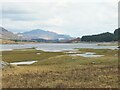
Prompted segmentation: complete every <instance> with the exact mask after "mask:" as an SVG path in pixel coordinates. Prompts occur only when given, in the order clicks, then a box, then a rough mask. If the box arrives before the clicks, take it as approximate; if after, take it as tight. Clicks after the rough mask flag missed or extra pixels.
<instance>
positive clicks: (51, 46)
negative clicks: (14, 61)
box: [0, 43, 117, 52]
mask: <svg viewBox="0 0 120 90" xmlns="http://www.w3.org/2000/svg"><path fill="white" fill-rule="evenodd" d="M32 47H36V49H37V50H43V51H52V52H57V51H64V50H73V49H74V48H94V49H117V46H98V45H97V43H42V44H4V45H0V50H1V51H8V50H13V49H23V48H32Z"/></svg>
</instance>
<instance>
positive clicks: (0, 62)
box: [0, 61, 10, 68]
mask: <svg viewBox="0 0 120 90" xmlns="http://www.w3.org/2000/svg"><path fill="white" fill-rule="evenodd" d="M9 65H10V64H9V63H7V62H4V61H0V68H4V67H6V66H9Z"/></svg>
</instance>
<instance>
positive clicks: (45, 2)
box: [0, 0, 118, 37]
mask: <svg viewBox="0 0 120 90" xmlns="http://www.w3.org/2000/svg"><path fill="white" fill-rule="evenodd" d="M0 6H1V7H0V11H1V16H0V19H1V20H2V22H0V26H2V27H4V28H5V29H7V30H9V31H12V32H14V33H19V32H25V31H30V30H34V29H42V30H47V31H53V32H56V33H59V34H67V35H71V36H72V37H81V36H83V35H91V34H99V33H103V32H111V33H113V32H114V30H115V29H117V28H118V0H24V1H22V0H21V1H20V0H2V1H0Z"/></svg>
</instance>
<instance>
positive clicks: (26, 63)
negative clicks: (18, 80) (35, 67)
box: [10, 61, 37, 65]
mask: <svg viewBox="0 0 120 90" xmlns="http://www.w3.org/2000/svg"><path fill="white" fill-rule="evenodd" d="M35 62H37V61H24V62H13V63H10V64H12V65H30V64H33V63H35Z"/></svg>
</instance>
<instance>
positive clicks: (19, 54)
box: [2, 49, 119, 88]
mask: <svg viewBox="0 0 120 90" xmlns="http://www.w3.org/2000/svg"><path fill="white" fill-rule="evenodd" d="M79 50H80V53H85V52H95V53H96V54H101V55H105V56H104V57H100V58H97V57H96V58H85V57H81V56H70V55H69V54H66V53H63V52H43V51H37V50H34V49H33V50H26V51H21V50H20V51H19V50H14V51H5V52H3V60H4V61H7V62H14V61H25V60H37V61H38V62H37V63H34V64H32V65H28V66H16V67H14V68H10V67H9V68H6V69H4V70H3V79H2V80H3V83H2V84H3V88H9V87H10V88H118V82H119V81H118V57H117V56H115V55H114V54H117V50H110V49H79ZM36 53H41V54H39V55H37V54H36ZM93 61H94V62H95V63H92V62H93ZM21 82H22V83H21Z"/></svg>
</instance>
